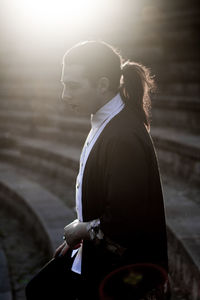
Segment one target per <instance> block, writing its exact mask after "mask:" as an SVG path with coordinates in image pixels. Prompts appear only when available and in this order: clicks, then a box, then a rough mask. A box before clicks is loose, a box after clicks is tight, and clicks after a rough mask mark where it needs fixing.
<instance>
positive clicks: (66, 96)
mask: <svg viewBox="0 0 200 300" xmlns="http://www.w3.org/2000/svg"><path fill="white" fill-rule="evenodd" d="M70 99H72V95H71V93H70V90H69V88H67V87H64V88H63V92H62V100H66V101H67V100H70Z"/></svg>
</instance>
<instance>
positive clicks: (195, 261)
mask: <svg viewBox="0 0 200 300" xmlns="http://www.w3.org/2000/svg"><path fill="white" fill-rule="evenodd" d="M143 2H144V3H143V11H142V13H141V15H140V16H139V17H138V18H137V20H136V21H135V20H133V18H131V17H130V18H128V17H127V20H126V22H125V23H124V24H126V25H124V27H123V26H120V25H119V27H120V28H119V27H117V28H116V30H115V31H114V32H112V33H109V31H108V32H107V33H106V34H105V37H104V39H105V40H108V41H110V42H111V43H113V44H115V45H117V46H118V47H119V48H121V49H122V54H125V56H127V58H132V59H133V60H136V61H140V62H142V63H144V64H146V65H147V66H148V67H150V68H151V69H152V71H153V73H154V74H155V75H156V79H157V84H158V92H157V94H156V95H155V96H154V97H153V101H152V107H153V110H152V114H153V115H152V129H151V134H152V136H153V140H154V143H155V146H156V149H157V154H158V159H159V163H160V168H161V177H162V182H163V190H164V195H165V207H166V216H167V226H168V241H169V259H170V273H171V276H172V279H173V282H174V283H175V284H178V286H179V287H180V289H181V291H182V294H183V295H184V297H185V298H183V296H182V298H181V299H191V300H197V299H200V259H199V258H200V254H199V253H200V242H199V241H200V200H199V192H200V191H199V181H200V179H199V178H200V176H199V175H200V154H199V153H200V151H199V150H200V139H199V111H200V99H199V94H200V82H199V69H200V64H199V62H200V59H199V53H200V52H199V50H200V49H199V43H198V36H197V34H199V30H198V29H199V22H200V21H199V14H200V8H199V6H200V5H199V3H198V1H195V0H191V1H190V3H188V1H186V0H182V1H181V0H176V1H172V0H170V1H167V2H166V1H158V0H151V1H150V4H148V5H147V1H144V0H143ZM127 13H128V12H127ZM129 13H130V14H131V12H129ZM133 27H134V29H135V28H136V29H137V30H136V31H134V32H135V34H134V35H132V31H133ZM118 30H119V31H118ZM120 30H121V31H120ZM120 32H122V33H123V32H124V33H126V34H123V35H121V37H120ZM109 34H110V35H109ZM42 55H43V54H41V56H42ZM6 56H7V55H6V52H5V51H4V52H3V51H2V56H1V58H0V66H1V69H2V70H5V72H1V76H0V83H1V87H2V88H1V89H0V193H1V197H0V199H1V202H0V206H1V205H2V206H8V207H9V209H10V210H12V211H15V212H16V215H17V216H18V218H19V219H21V220H23V222H24V224H26V226H28V228H30V230H33V228H34V227H35V225H36V224H38V225H37V226H38V227H36V228H35V229H34V230H35V231H34V234H33V237H34V238H36V240H37V239H38V242H39V244H41V251H42V252H43V253H44V255H45V256H46V258H47V259H48V258H50V257H51V255H52V253H53V250H54V249H55V247H57V245H58V244H59V243H60V237H61V236H62V229H63V227H64V225H65V224H66V223H67V222H68V221H70V220H72V219H73V218H74V216H75V214H74V205H75V203H74V189H73V187H74V185H75V177H76V174H77V170H78V158H79V155H80V151H81V147H82V145H83V142H84V139H85V137H86V135H87V132H88V130H89V122H88V120H85V119H84V118H82V117H81V118H77V116H76V115H75V114H73V112H71V111H66V110H65V109H64V108H63V107H62V104H60V101H59V97H60V93H61V87H59V83H58V80H59V72H60V71H58V70H57V71H53V68H54V67H55V68H57V67H58V66H57V65H56V64H53V63H52V64H51V65H49V66H48V73H49V74H50V73H51V72H52V73H51V76H50V75H49V77H48V76H47V78H45V76H44V75H46V73H45V72H44V71H43V73H42V75H41V76H40V77H38V74H39V73H40V71H41V70H42V69H43V68H45V67H47V63H46V65H45V57H44V56H43V58H44V63H43V64H41V65H40V66H39V65H37V61H35V62H34V63H35V64H36V65H34V66H33V63H32V64H31V62H28V63H27V61H25V62H24V61H23V60H21V61H19V60H17V59H16V58H15V57H14V56H13V55H10V56H8V57H7V58H6ZM41 61H42V60H41ZM41 61H40V62H41ZM52 61H56V59H55V57H53V56H52ZM31 70H34V71H33V72H31ZM46 72H47V71H46ZM44 73H45V74H44ZM47 203H48V205H47ZM38 233H39V234H38ZM0 293H1V290H0ZM176 299H177V298H176ZM179 299H180V298H179Z"/></svg>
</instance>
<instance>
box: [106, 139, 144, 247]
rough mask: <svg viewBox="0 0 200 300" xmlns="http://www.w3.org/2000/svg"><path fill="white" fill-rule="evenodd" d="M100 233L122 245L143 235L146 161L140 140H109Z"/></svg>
mask: <svg viewBox="0 0 200 300" xmlns="http://www.w3.org/2000/svg"><path fill="white" fill-rule="evenodd" d="M105 162H106V163H105V169H104V170H103V171H104V186H105V191H106V192H105V199H104V200H105V202H104V212H103V214H102V216H101V217H100V224H101V230H102V231H103V233H104V234H105V235H107V236H108V237H109V238H111V239H113V240H115V241H116V242H118V243H121V244H124V245H125V244H127V242H130V240H131V239H134V240H135V239H136V238H137V237H138V236H141V235H142V234H143V233H144V234H145V231H146V226H147V225H148V222H147V218H148V205H149V203H148V194H149V193H148V189H149V161H148V157H147V154H146V152H145V150H144V145H143V144H142V142H141V141H140V139H139V138H138V137H137V136H136V135H134V136H133V137H132V138H131V140H129V141H127V140H126V139H123V138H121V139H119V138H117V137H116V138H112V139H111V140H110V141H109V143H108V145H107V151H106V159H105Z"/></svg>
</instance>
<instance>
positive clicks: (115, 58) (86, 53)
mask: <svg viewBox="0 0 200 300" xmlns="http://www.w3.org/2000/svg"><path fill="white" fill-rule="evenodd" d="M63 60H64V64H65V65H71V64H80V65H83V66H84V67H85V71H86V76H87V78H88V79H89V80H90V81H92V82H94V83H97V81H98V79H99V78H101V77H107V78H109V80H110V89H111V90H112V91H114V92H117V91H118V90H119V86H120V77H121V56H120V55H119V54H118V53H117V52H116V51H115V50H114V48H112V46H110V45H109V44H107V43H105V42H97V41H87V42H82V43H79V44H77V45H75V46H73V47H72V48H71V49H69V50H68V51H67V52H66V53H65V55H64V59H63Z"/></svg>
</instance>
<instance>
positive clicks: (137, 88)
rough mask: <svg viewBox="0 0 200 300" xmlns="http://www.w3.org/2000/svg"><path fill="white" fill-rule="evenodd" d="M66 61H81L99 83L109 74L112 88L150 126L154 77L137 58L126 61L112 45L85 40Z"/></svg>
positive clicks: (70, 52)
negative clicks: (132, 60) (137, 61)
mask: <svg viewBox="0 0 200 300" xmlns="http://www.w3.org/2000/svg"><path fill="white" fill-rule="evenodd" d="M63 62H64V64H65V65H72V64H80V65H83V66H84V67H85V71H86V76H87V78H88V79H89V80H90V81H92V82H94V83H96V82H97V81H98V79H99V78H101V77H107V78H109V81H110V90H112V91H113V92H115V93H117V92H119V91H120V94H121V96H122V98H123V100H124V102H125V103H126V105H128V106H129V107H132V108H133V109H134V110H135V111H137V114H138V116H139V117H140V119H141V120H142V122H143V123H144V124H145V125H146V126H147V127H149V123H150V122H149V116H150V108H151V100H150V96H149V93H150V92H151V91H152V90H153V87H154V80H153V79H152V77H151V76H150V72H149V70H148V69H147V68H146V67H144V66H143V65H141V64H138V63H136V62H131V61H129V60H128V61H126V62H125V63H123V59H122V57H121V55H120V54H119V52H118V51H117V50H116V49H114V48H113V47H112V46H111V45H109V44H107V43H105V42H99V41H86V42H82V43H79V44H77V45H75V46H73V47H72V48H71V49H69V50H68V51H67V52H66V53H65V55H64V58H63Z"/></svg>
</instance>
